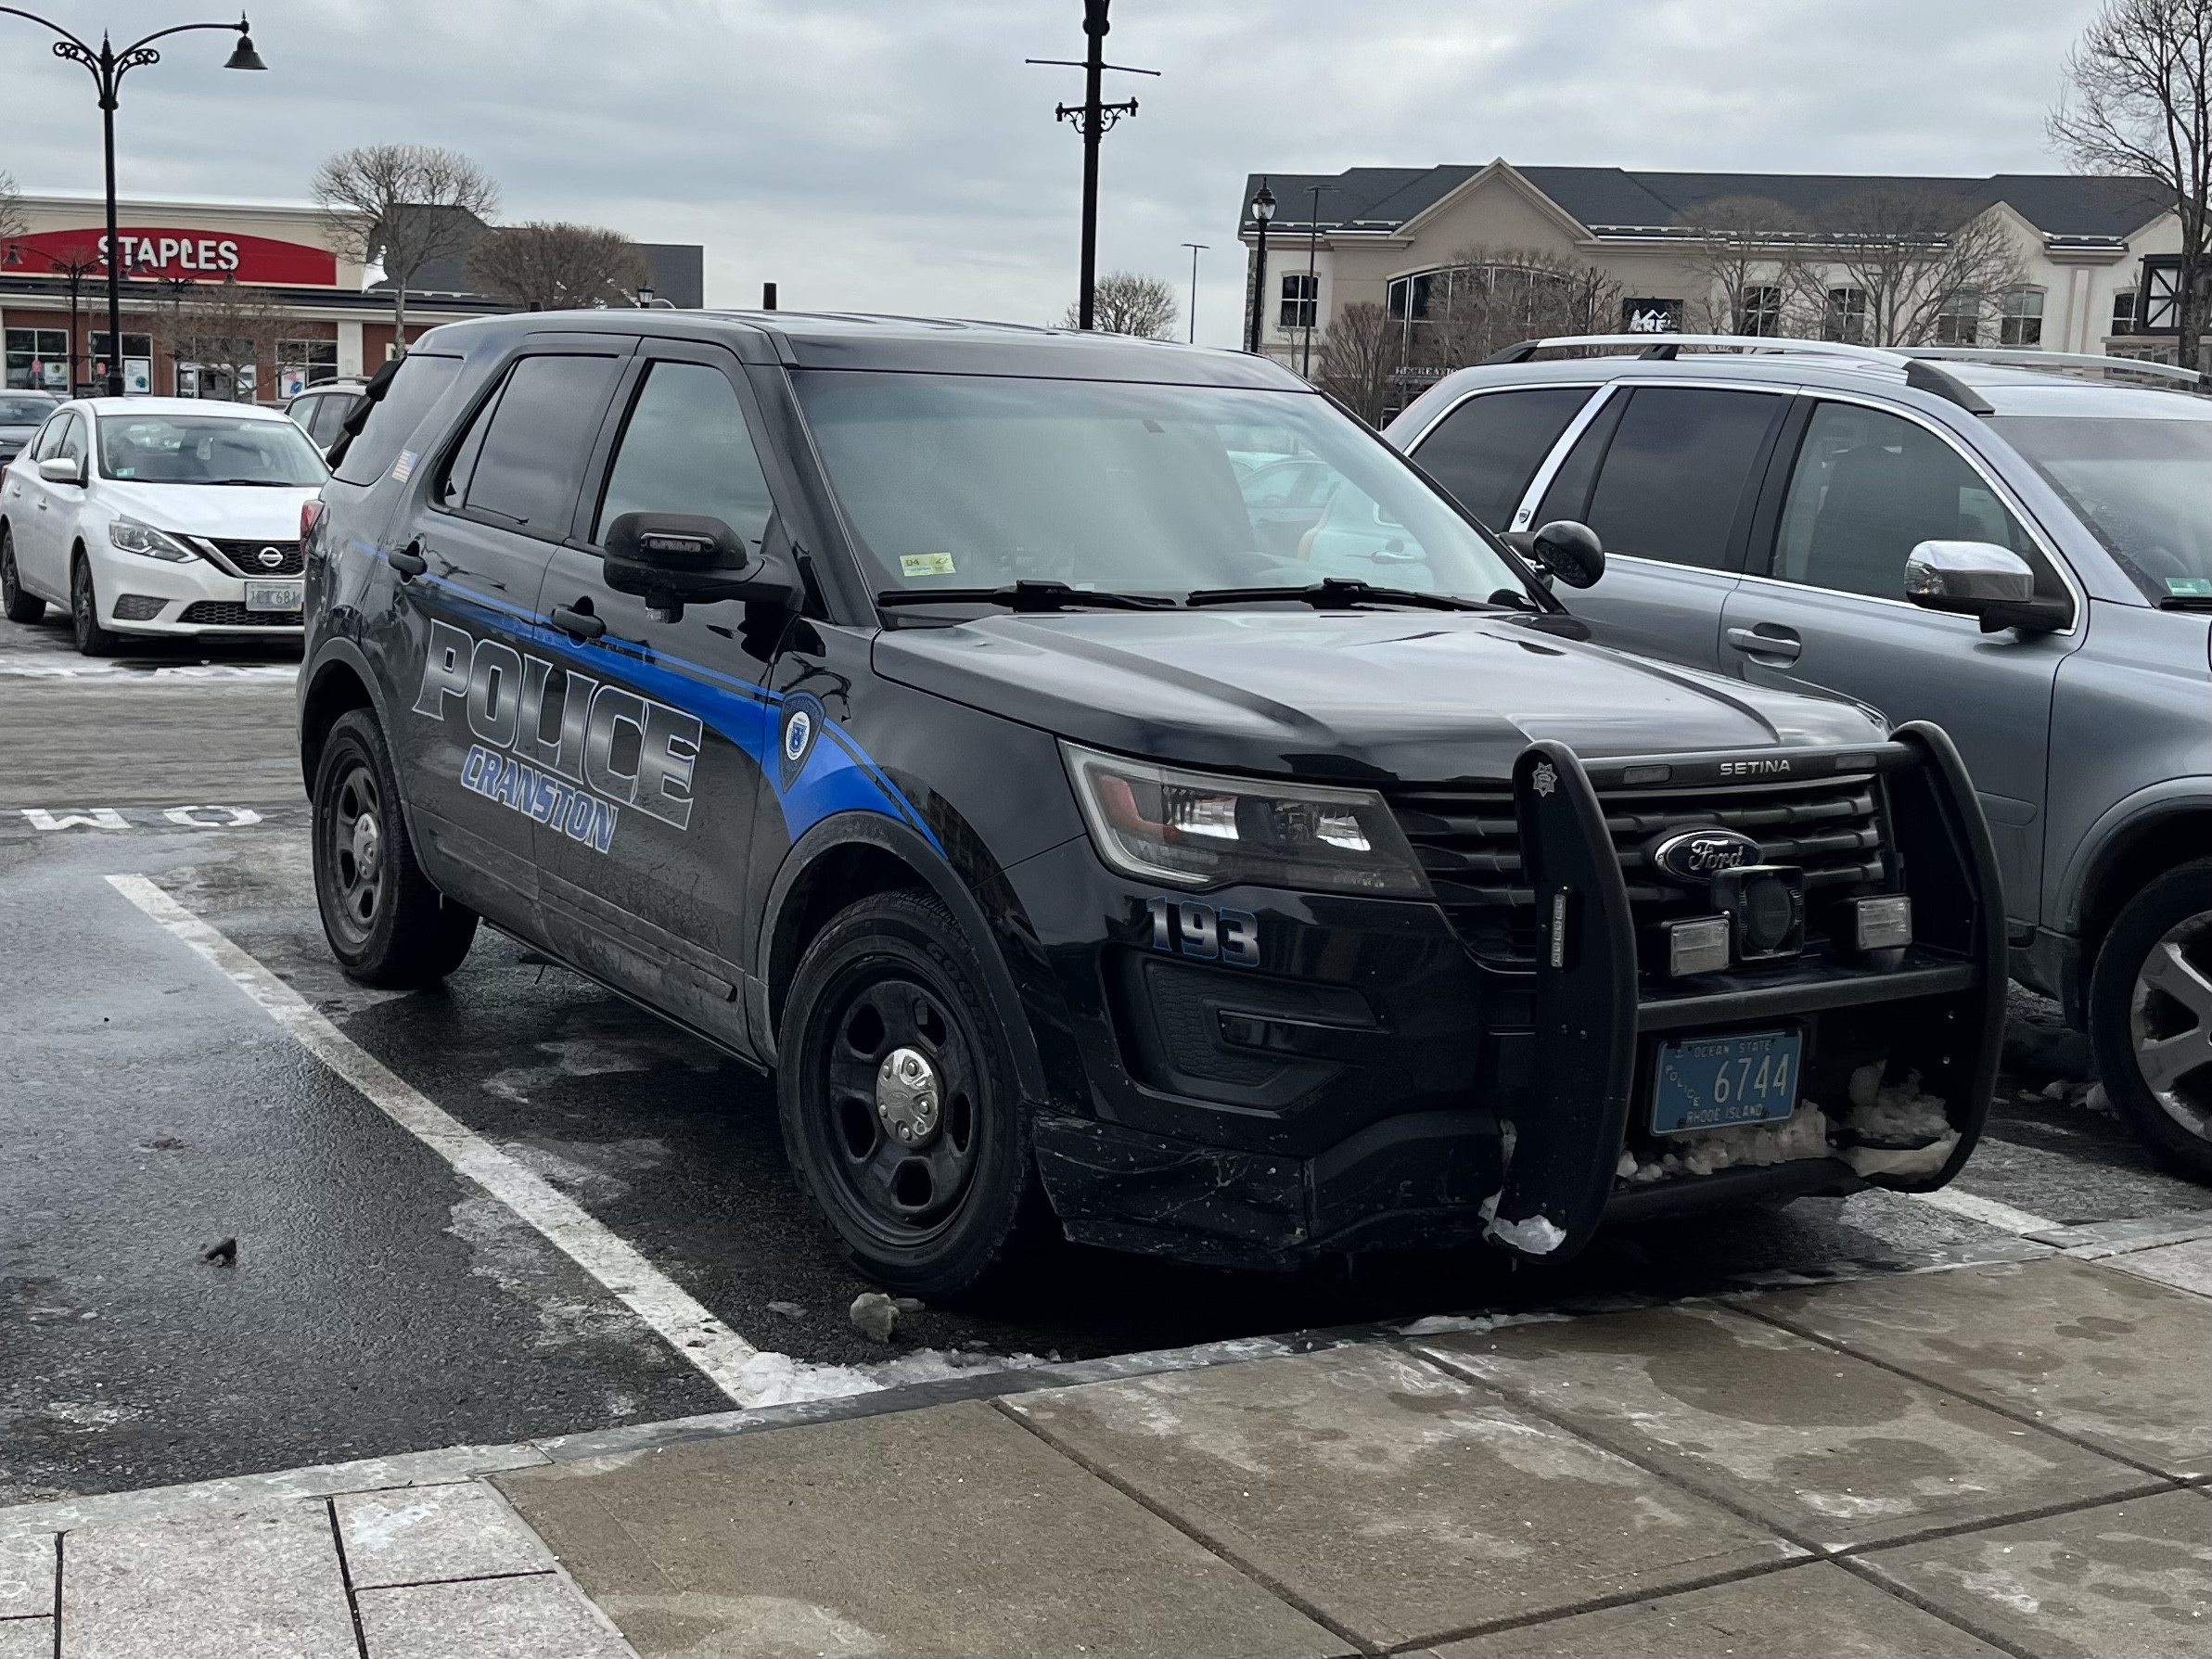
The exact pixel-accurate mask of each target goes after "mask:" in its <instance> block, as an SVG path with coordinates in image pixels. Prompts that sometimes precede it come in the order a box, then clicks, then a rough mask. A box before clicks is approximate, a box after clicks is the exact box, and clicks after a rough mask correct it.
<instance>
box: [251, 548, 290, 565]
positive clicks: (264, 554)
mask: <svg viewBox="0 0 2212 1659" xmlns="http://www.w3.org/2000/svg"><path fill="white" fill-rule="evenodd" d="M253 556H254V557H255V558H257V559H259V560H261V562H262V568H263V569H265V570H274V569H275V568H276V567H277V566H279V565H281V564H283V563H284V549H283V548H281V547H264V548H262V550H261V551H260V552H259V553H257V554H255V555H253Z"/></svg>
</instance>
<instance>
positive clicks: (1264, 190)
mask: <svg viewBox="0 0 2212 1659" xmlns="http://www.w3.org/2000/svg"><path fill="white" fill-rule="evenodd" d="M1274 216H1275V193H1274V192H1273V191H1272V190H1270V189H1269V188H1268V187H1267V180H1265V179H1264V178H1263V179H1261V180H1260V181H1259V194H1258V195H1257V196H1255V197H1253V198H1252V219H1253V222H1254V223H1257V224H1258V225H1259V258H1258V259H1257V260H1256V261H1255V262H1254V270H1253V273H1252V325H1251V327H1250V328H1248V329H1247V330H1246V335H1245V350H1246V351H1259V319H1260V316H1261V315H1262V313H1264V312H1265V311H1266V309H1267V226H1268V221H1269V220H1271V219H1272V218H1273V217H1274Z"/></svg>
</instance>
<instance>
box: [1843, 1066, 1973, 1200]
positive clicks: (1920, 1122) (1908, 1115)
mask: <svg viewBox="0 0 2212 1659" xmlns="http://www.w3.org/2000/svg"><path fill="white" fill-rule="evenodd" d="M1844 1128H1845V1129H1848V1131H1849V1132H1850V1134H1851V1135H1852V1137H1853V1138H1854V1139H1856V1140H1857V1141H1858V1142H1860V1144H1859V1145H1856V1146H1847V1147H1845V1148H1844V1149H1843V1152H1842V1154H1841V1156H1842V1158H1843V1161H1844V1162H1845V1163H1847V1164H1848V1165H1850V1166H1851V1168H1853V1169H1854V1170H1856V1171H1857V1172H1858V1173H1859V1174H1860V1175H1933V1174H1934V1173H1935V1172H1936V1171H1937V1170H1938V1169H1940V1168H1943V1166H1944V1165H1945V1164H1947V1163H1949V1162H1950V1155H1951V1154H1952V1152H1953V1151H1955V1150H1956V1149H1957V1147H1958V1144H1959V1131H1958V1130H1957V1129H1952V1128H1951V1127H1950V1118H1949V1117H1946V1116H1945V1114H1944V1109H1943V1102H1942V1101H1941V1100H1940V1099H1938V1098H1937V1096H1935V1095H1933V1094H1923V1093H1922V1092H1921V1091H1920V1073H1918V1072H1916V1071H1912V1072H1907V1073H1906V1074H1905V1080H1904V1081H1903V1082H1901V1083H1891V1084H1888V1085H1886V1086H1885V1085H1884V1083H1883V1081H1882V1065H1881V1063H1880V1062H1879V1061H1877V1062H1875V1063H1874V1064H1873V1065H1871V1066H1860V1068H1859V1069H1858V1070H1857V1071H1855V1072H1853V1073H1852V1074H1851V1115H1850V1116H1849V1117H1847V1118H1845V1119H1844Z"/></svg>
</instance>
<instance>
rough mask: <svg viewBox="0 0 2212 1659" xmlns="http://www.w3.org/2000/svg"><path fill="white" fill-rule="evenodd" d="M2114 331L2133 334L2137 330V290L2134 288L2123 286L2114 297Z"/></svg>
mask: <svg viewBox="0 0 2212 1659" xmlns="http://www.w3.org/2000/svg"><path fill="white" fill-rule="evenodd" d="M2112 332H2113V333H2115V334H2133V333H2134V332H2135V290H2134V289H2133V288H2122V289H2121V290H2120V291H2119V292H2118V293H2116V294H2115V295H2114V296H2113V297H2112Z"/></svg>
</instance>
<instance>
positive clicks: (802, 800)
mask: <svg viewBox="0 0 2212 1659" xmlns="http://www.w3.org/2000/svg"><path fill="white" fill-rule="evenodd" d="M332 461H333V463H334V466H335V473H336V476H335V478H334V479H333V480H332V481H331V483H330V484H329V486H328V488H327V490H326V491H325V493H324V496H323V498H322V500H321V502H320V503H318V504H311V506H310V508H309V509H308V514H307V517H309V518H310V519H312V523H311V524H310V525H308V526H307V527H306V529H305V532H304V541H305V545H306V551H307V574H306V581H307V610H306V619H307V656H306V661H305V663H304V665H303V669H302V671H301V673H300V758H301V763H302V766H303V769H304V772H305V774H306V779H307V783H308V786H309V789H310V792H311V794H312V797H313V809H314V829H313V851H314V871H315V879H316V886H317V894H318V898H319V900H320V904H321V908H322V914H323V920H324V924H325V926H326V930H327V933H328V936H329V939H330V944H331V948H332V950H333V951H335V952H336V954H337V956H338V959H339V962H340V963H342V964H343V966H344V968H345V969H346V971H347V972H348V973H350V974H351V975H352V976H354V977H355V978H357V979H360V980H362V981H364V982H366V983H369V984H375V985H386V986H420V985H425V984H428V983H430V982H432V981H435V980H437V979H438V978H440V977H441V976H443V975H446V974H449V973H451V972H452V971H453V970H454V967H455V966H456V965H457V964H458V963H460V961H461V959H462V957H463V956H464V954H465V953H466V952H467V950H468V947H469V943H470V939H471V938H472V936H473V935H474V933H475V931H476V928H477V925H478V922H479V918H481V919H482V920H484V921H487V922H489V923H491V924H492V925H493V926H495V927H497V928H499V929H500V930H501V931H503V932H505V933H508V934H511V935H513V936H514V937H516V938H520V939H525V940H528V941H529V942H530V943H531V945H532V946H533V947H535V948H537V949H540V950H543V951H546V952H548V953H550V954H552V955H554V956H556V957H558V958H559V959H560V960H562V961H564V962H566V963H569V964H571V965H572V966H574V967H575V968H576V969H577V970H578V971H579V972H581V973H582V974H585V975H588V976H592V977H594V978H595V979H597V980H599V981H601V982H603V983H605V984H606V985H607V986H608V987H610V988H612V989H615V990H617V991H619V992H620V993H621V994H623V995H624V996H627V997H630V998H633V999H634V1000H636V1001H637V1002H642V1003H644V1004H645V1005H646V1006H648V1007H650V1008H652V1009H653V1010H655V1011H657V1012H658V1013H659V1014H660V1015H664V1016H666V1017H667V1018H668V1019H669V1020H671V1022H673V1023H675V1024H677V1025H680V1026H682V1027H685V1028H686V1029H688V1030H690V1031H693V1032H695V1033H697V1034H698V1035H699V1036H701V1037H703V1038H705V1039H706V1040H709V1041H710V1042H713V1043H715V1044H717V1045H719V1046H720V1047H722V1049H724V1050H726V1051H727V1052H729V1053H732V1054H735V1055H736V1056H738V1057H740V1058H741V1059H744V1060H747V1061H749V1062H751V1063H753V1064H755V1065H758V1066H762V1067H764V1068H771V1069H773V1070H774V1073H775V1076H776V1079H777V1091H778V1101H779V1105H780V1111H781V1114H782V1125H783V1131H784V1136H785V1140H786V1144H787V1146H788V1148H789V1151H790V1156H791V1161H792V1164H793V1166H794V1168H795V1169H796V1172H797V1175H798V1178H799V1182H800V1184H801V1186H802V1188H803V1190H804V1192H805V1193H807V1195H808V1196H809V1198H810V1199H811V1200H812V1204H813V1205H814V1206H817V1207H818V1209H819V1211H820V1213H821V1216H822V1219H823V1220H824V1221H825V1224H826V1227H827V1230H828V1232H829V1235H830V1236H831V1238H832V1239H833V1240H834V1241H835V1243H836V1244H837V1246H838V1247H840V1248H841V1249H842V1250H843V1251H844V1252H845V1253H846V1255H847V1256H848V1257H850V1259H851V1260H852V1261H853V1262H854V1263H855V1264H856V1265H857V1266H858V1267H859V1268H861V1269H862V1270H863V1271H865V1272H867V1273H868V1274H871V1275H873V1276H874V1277H875V1278H876V1279H877V1280H879V1281H881V1282H882V1283H887V1284H890V1285H893V1286H898V1287H901V1288H906V1289H911V1290H914V1291H917V1292H923V1293H936V1294H944V1293H949V1292H952V1291H955V1290H958V1289H959V1288H961V1287H963V1286H965V1285H967V1284H969V1283H972V1282H973V1281H974V1280H975V1279H976V1278H977V1277H978V1275H979V1274H980V1273H982V1272H983V1271H984V1270H986V1269H987V1268H989V1267H990V1266H991V1264H992V1263H993V1262H994V1261H995V1260H997V1259H998V1258H1000V1257H1002V1256H1004V1254H1005V1253H1006V1252H1007V1251H1008V1249H1009V1247H1010V1244H1011V1243H1012V1242H1013V1241H1015V1240H1016V1239H1017V1238H1019V1237H1021V1236H1024V1233H1023V1231H1022V1229H1023V1228H1024V1227H1026V1226H1027V1225H1028V1224H1029V1222H1032V1221H1035V1220H1038V1219H1042V1216H1043V1215H1044V1214H1045V1211H1046V1208H1047V1207H1049V1212H1050V1214H1051V1215H1052V1216H1053V1217H1055V1218H1056V1219H1057V1223H1058V1225H1059V1226H1060V1227H1061V1228H1062V1229H1064V1230H1065V1231H1066V1232H1067V1234H1068V1236H1070V1237H1072V1238H1074V1239H1076V1240H1079V1241H1084V1242H1088V1243H1093V1244H1104V1245H1109V1246H1116V1247H1119V1248H1123V1249H1129V1250H1139V1251H1149V1252H1157V1253H1161V1254H1166V1255H1170V1256H1176V1257H1185V1258H1190V1259H1195V1260H1201V1261H1211V1262H1220V1263H1230V1264H1240V1263H1241V1264H1254V1265H1281V1264H1285V1263H1288V1262H1292V1261H1295V1260H1297V1259H1298V1258H1299V1257H1306V1256H1309V1255H1311V1254H1313V1253H1317V1252H1352V1251H1360V1250H1366V1249H1373V1248H1378V1247H1385V1246H1389V1247H1398V1246H1413V1245H1419V1246H1427V1245H1436V1244H1450V1243H1453V1242H1457V1241H1464V1240H1470V1239H1474V1238H1477V1237H1485V1236H1487V1237H1488V1238H1490V1240H1492V1241H1493V1242H1495V1243H1497V1244H1500V1245H1502V1246H1503V1247H1504V1248H1506V1249H1508V1250H1512V1251H1515V1252H1517V1253H1519V1254H1521V1255H1524V1256H1533V1257H1548V1258H1551V1259H1564V1258H1565V1257H1567V1256H1569V1255H1571V1254H1572V1253H1573V1252H1574V1251H1576V1250H1577V1249H1579V1247H1580V1246H1581V1244H1583V1242H1584V1241H1585V1240H1586V1239H1587V1238H1588V1237H1589V1236H1590V1234H1591V1233H1592V1231H1593V1230H1594V1229H1595V1228H1596V1227H1597V1226H1598V1225H1599V1224H1600V1223H1601V1222H1602V1221H1605V1220H1606V1219H1621V1218H1624V1217H1631V1216H1636V1215H1640V1214H1647V1213H1651V1212H1653V1211H1656V1210H1662V1209H1667V1208H1670V1207H1683V1206H1700V1205H1710V1204H1716V1203H1722V1202H1730V1201H1741V1200H1744V1199H1745V1198H1749V1197H1754V1196H1758V1197H1772V1196H1777V1195H1788V1194H1793V1193H1838V1192H1848V1191H1851V1190H1854V1189H1855V1188H1856V1187H1857V1186H1858V1185H1860V1182H1861V1181H1862V1180H1873V1181H1876V1182H1879V1183H1882V1184H1887V1185H1892V1186H1899V1187H1906V1188H1926V1187H1931V1186H1935V1185H1939V1184H1941V1183H1942V1182H1943V1181H1944V1180H1948V1179H1949V1178H1950V1176H1951V1175H1952V1174H1953V1173H1954V1172H1955V1171H1956V1170H1957V1168H1959V1167H1960V1165H1961V1164H1962V1163H1963V1161H1964V1160H1965V1158H1966V1155H1967V1154H1968V1152H1969V1151H1970V1150H1971V1148H1972V1146H1973V1143H1974V1141H1975V1135H1976V1133H1977V1131H1978V1129H1979V1127H1980V1124H1981V1120H1982V1116H1983V1113H1984V1110H1985V1106H1986V1103H1987V1101H1988V1095H1989V1091H1990V1083H1991V1078H1992V1075H1993V1071H1994V1067H1995V1063H1996V1054H1997V1047H1996V1031H1997V1023H1998V1019H1999V1015H2000V1012H2001V997H2002V994H2003V980H2004V973H2003V961H2002V955H2001V952H2002V950H2003V946H2004V938H2003V933H2002V913H2003V912H2002V908H2001V905H1999V904H1998V903H1997V887H1996V880H1995V877H1994V875H1993V874H1992V866H1991V862H1990V856H1989V850H1988V833H1987V831H1986V829H1985V827H1984V825H1983V823H1982V821H1981V819H1980V817H1979V814H1978V810H1977V807H1976V805H1975V797H1974V795H1973V793H1972V791H1971V789H1970V787H1969V785H1967V782H1966V780H1965V777H1964V775H1963V772H1961V769H1960V767H1959V763H1958V759H1957V757H1956V755H1955V754H1954V752H1953V750H1952V748H1951V747H1950V743H1949V742H1948V741H1947V740H1946V739H1945V738H1944V736H1943V734H1941V733H1940V732H1938V731H1936V730H1935V729H1933V728H1929V727H1907V728H1903V729H1900V730H1899V731H1897V732H1895V733H1888V732H1886V731H1884V730H1883V729H1882V728H1881V726H1880V725H1879V724H1878V723H1877V722H1876V721H1874V719H1873V717H1872V716H1871V715H1870V713H1869V712H1868V711H1867V710H1865V709H1863V708H1860V707H1858V706H1857V705H1853V704H1848V703H1842V702H1830V701H1821V700H1815V699H1811V698H1806V697H1799V696H1788V695H1784V694H1781V693H1773V692H1766V691H1761V690H1758V688H1754V687H1749V686H1745V685H1744V684H1742V683H1737V682H1731V681H1722V680H1720V679H1718V678H1716V677H1713V676H1708V675H1700V674H1697V673H1694V672H1690V671H1686V670H1679V669H1674V668H1668V667H1661V666H1658V665H1656V664H1652V663H1648V662H1643V661H1640V660H1637V659H1635V658H1633V657H1624V656H1620V655H1617V654H1616V653H1613V652H1610V651H1606V650H1603V649H1600V648H1597V647H1595V646H1592V645H1590V644H1584V643H1582V640H1581V637H1580V636H1581V629H1580V625H1579V624H1578V623H1576V622H1575V621H1573V620H1572V619H1570V618H1568V617H1567V616H1566V615H1565V613H1564V612H1563V610H1562V609H1561V607H1560V606H1559V605H1558V604H1557V602H1556V601H1554V599H1553V597H1552V596H1551V591H1550V588H1551V583H1552V582H1553V581H1554V580H1565V581H1571V582H1583V581H1589V580H1592V579H1593V578H1594V574H1595V571H1596V569H1597V568H1599V567H1600V566H1601V565H1602V561H1603V551H1602V549H1600V548H1599V547H1598V546H1597V545H1596V542H1595V538H1594V537H1592V536H1591V535H1590V534H1589V532H1588V531H1587V530H1582V529H1581V528H1580V527H1579V526H1574V525H1558V526H1552V527H1547V529H1546V530H1544V531H1543V532H1541V533H1540V535H1539V536H1538V537H1536V538H1534V539H1533V542H1532V545H1531V547H1530V549H1529V552H1530V555H1531V558H1532V559H1533V560H1534V561H1536V562H1535V563H1530V562H1525V561H1524V558H1523V556H1522V555H1521V554H1520V553H1519V552H1516V551H1515V549H1513V548H1511V547H1508V546H1507V545H1505V544H1504V543H1502V542H1500V541H1498V540H1497V539H1495V538H1493V537H1492V536H1490V534H1489V533H1488V532H1487V531H1485V530H1482V529H1481V528H1479V527H1478V526H1477V524H1476V523H1474V522H1473V521H1472V520H1471V519H1469V518H1468V517H1465V516H1464V515H1463V514H1462V513H1461V512H1460V511H1459V510H1458V509H1457V508H1456V507H1455V506H1453V505H1452V504H1451V501H1450V500H1449V499H1448V498H1447V497H1445V496H1444V495H1442V494H1441V493H1440V492H1438V491H1436V490H1435V489H1433V488H1432V487H1431V486H1430V485H1429V483H1428V482H1427V481H1426V479H1425V478H1424V477H1423V476H1422V475H1421V473H1420V472H1419V471H1418V470H1417V469H1416V468H1415V467H1414V466H1413V464H1411V463H1410V462H1408V461H1406V460H1405V459H1404V458H1402V457H1400V455H1398V454H1397V453H1394V452H1393V451H1392V450H1390V449H1389V448H1388V447H1387V445H1385V444H1384V443H1383V442H1382V441H1381V440H1379V439H1378V438H1377V437H1375V435H1374V434H1373V433H1371V432H1369V431H1367V430H1366V429H1364V428H1362V427H1361V426H1360V425H1359V424H1358V423H1357V422H1355V421H1354V420H1352V419H1351V418H1349V416H1347V415H1344V414H1342V413H1341V412H1340V411H1339V410H1338V409H1337V408H1336V406H1335V405H1333V404H1332V403H1331V402H1329V401H1328V400H1327V399H1325V398H1324V397H1323V396H1321V395H1320V394H1319V393H1317V392H1315V391H1314V390H1313V389H1311V388H1310V387H1309V386H1307V385H1306V384H1305V383H1304V382H1302V381H1299V380H1298V379H1295V378H1294V377H1292V376H1290V375H1288V374H1287V373H1286V372H1285V371H1283V370H1281V369H1279V368H1277V367H1275V366H1273V365H1272V364H1268V363H1267V362H1265V361H1263V360H1261V359H1259V358H1256V357H1250V356H1244V355H1239V354H1232V353H1225V352H1219V351H1205V350H1196V349H1190V348H1184V347H1180V346H1167V345H1158V344H1153V343H1147V342H1139V341H1134V340H1129V339H1121V338H1111V337H1103V336H1094V335H1075V334H1068V333H1059V332H1053V331H1047V330H1032V329H1023V328H1015V327H1005V326H996V325H977V324H967V323H944V322H926V321H915V320H910V319H901V318H875V317H855V316H804V315H796V314H792V313H729V314H716V313H665V312H646V313H627V312H596V313H574V314H536V315H527V316H512V317H504V318H493V319H486V320H482V321H471V322H467V323H462V324H455V325H448V326H444V327H440V328H437V329H435V330H433V331H431V332H430V333H429V334H428V335H427V336H426V337H425V338H424V339H423V340H422V342H421V343H420V344H419V345H418V346H416V347H414V348H411V349H410V351H408V353H407V354H406V356H405V357H404V358H403V359H402V360H401V361H399V362H398V363H397V364H393V365H390V366H388V367H387V368H386V370H385V371H384V372H383V373H381V374H379V375H378V376H377V377H376V379H375V381H374V382H373V383H372V384H371V385H370V386H369V387H368V388H367V389H365V397H364V401H363V402H362V403H361V405H360V406H359V407H358V408H357V409H356V410H355V412H354V414H353V415H352V417H351V418H350V419H349V421H348V423H347V431H346V433H345V434H344V435H343V436H342V437H341V439H340V440H339V443H338V445H337V446H336V448H335V449H334V451H333V453H332ZM1540 565H1541V566H1542V567H1545V568H1541V569H1540V568H1539V566H1540ZM1017 1223H1018V1224H1021V1225H1020V1226H1017Z"/></svg>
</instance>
